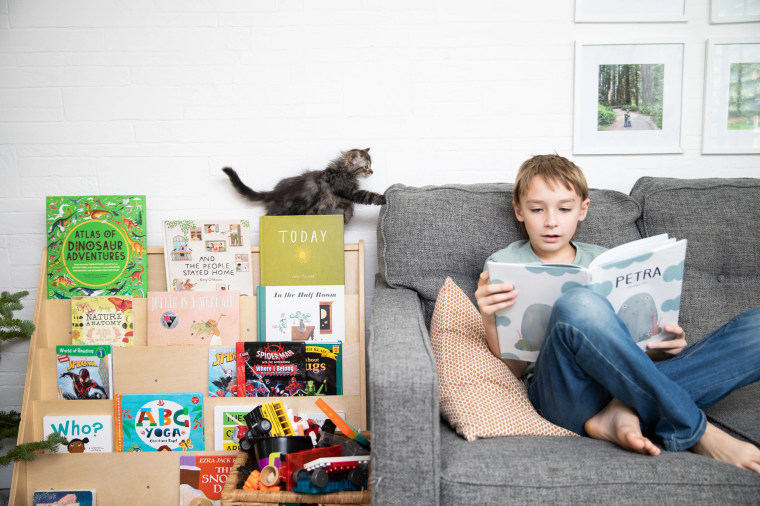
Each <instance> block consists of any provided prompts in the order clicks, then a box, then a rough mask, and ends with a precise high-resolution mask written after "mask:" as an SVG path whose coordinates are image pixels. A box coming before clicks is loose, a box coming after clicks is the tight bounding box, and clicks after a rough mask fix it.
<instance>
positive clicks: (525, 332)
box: [487, 234, 686, 362]
mask: <svg viewBox="0 0 760 506" xmlns="http://www.w3.org/2000/svg"><path fill="white" fill-rule="evenodd" d="M685 259H686V240H685V239H682V240H680V241H677V240H676V239H674V238H671V237H668V235H667V234H661V235H657V236H653V237H648V238H645V239H639V240H637V241H632V242H629V243H626V244H623V245H620V246H617V247H615V248H612V249H610V250H607V251H605V252H604V253H602V254H601V255H599V256H598V257H596V258H595V259H594V261H593V262H591V264H590V265H589V267H587V268H586V267H581V266H578V265H572V264H541V263H529V264H510V263H501V262H489V263H488V266H487V267H488V271H489V273H490V279H491V283H512V284H514V285H515V288H516V289H517V290H519V295H518V296H517V299H516V302H515V304H514V305H513V306H510V307H508V308H506V309H503V310H501V311H498V312H497V313H496V328H497V332H498V336H499V347H500V349H501V357H502V358H511V359H519V360H526V361H529V362H534V361H535V360H536V358H537V357H538V353H539V349H540V348H541V343H542V342H543V340H544V334H545V333H546V327H547V325H548V323H549V316H550V314H551V311H552V306H553V305H554V302H555V301H556V300H557V299H558V298H559V297H560V296H561V295H562V294H563V293H565V292H566V291H568V290H570V289H572V288H576V287H579V286H585V287H587V288H589V289H591V290H593V291H594V292H596V293H598V294H600V295H603V296H604V297H606V298H607V300H608V301H609V302H610V304H611V305H612V307H613V309H614V310H615V312H616V313H617V315H618V316H619V317H620V319H621V320H622V321H623V323H625V325H626V326H627V327H628V330H629V331H630V333H631V337H632V338H633V340H634V341H635V342H636V344H638V346H639V347H640V348H641V349H646V345H647V343H649V342H651V341H663V340H667V339H670V338H672V337H673V336H672V335H671V334H670V333H668V332H665V330H664V326H665V325H676V324H678V313H679V310H680V306H681V286H682V284H683V271H684V261H685Z"/></svg>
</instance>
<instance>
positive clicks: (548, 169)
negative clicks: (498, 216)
mask: <svg viewBox="0 0 760 506" xmlns="http://www.w3.org/2000/svg"><path fill="white" fill-rule="evenodd" d="M536 177H541V178H543V180H544V181H546V184H548V185H550V186H553V185H555V184H561V185H562V186H564V187H565V188H567V189H568V190H573V191H575V193H576V194H577V195H578V196H579V197H580V198H581V202H583V201H584V200H586V199H587V198H588V183H587V182H586V177H585V176H584V175H583V171H581V169H580V167H578V166H577V165H575V164H574V163H573V162H571V161H570V160H568V159H567V158H565V157H564V156H559V155H537V156H534V157H533V158H529V159H528V160H525V161H524V162H523V164H522V165H520V169H519V170H518V171H517V177H515V184H514V187H513V188H512V202H514V205H516V206H519V205H520V199H521V198H522V197H524V196H525V194H526V193H527V192H528V188H529V187H530V182H531V181H533V179H534V178H536ZM519 225H520V232H521V233H522V235H523V237H528V231H527V229H526V228H525V224H524V223H523V222H519Z"/></svg>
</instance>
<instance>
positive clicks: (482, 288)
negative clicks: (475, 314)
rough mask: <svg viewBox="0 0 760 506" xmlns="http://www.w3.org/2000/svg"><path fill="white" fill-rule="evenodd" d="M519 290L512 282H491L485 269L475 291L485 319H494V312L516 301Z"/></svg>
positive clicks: (479, 307) (476, 299)
mask: <svg viewBox="0 0 760 506" xmlns="http://www.w3.org/2000/svg"><path fill="white" fill-rule="evenodd" d="M516 297H517V290H515V289H514V285H512V284H511V283H503V284H491V283H489V274H488V271H483V272H482V273H481V274H480V278H478V289H477V290H476V291H475V302H477V303H478V309H480V314H481V315H482V316H483V318H484V319H486V318H488V319H492V318H493V317H494V316H493V315H494V313H496V311H499V310H500V309H504V308H505V307H509V306H511V305H513V304H514V303H515V298H516Z"/></svg>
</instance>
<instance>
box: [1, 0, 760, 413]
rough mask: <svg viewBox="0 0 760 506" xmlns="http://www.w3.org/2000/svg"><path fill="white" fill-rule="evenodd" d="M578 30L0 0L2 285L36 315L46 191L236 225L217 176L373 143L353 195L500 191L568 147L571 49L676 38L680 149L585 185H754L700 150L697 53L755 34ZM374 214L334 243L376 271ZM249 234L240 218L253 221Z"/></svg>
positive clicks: (433, 12)
mask: <svg viewBox="0 0 760 506" xmlns="http://www.w3.org/2000/svg"><path fill="white" fill-rule="evenodd" d="M687 6H688V18H689V21H688V23H665V24H658V23H649V24H647V23H644V24H575V23H573V2H567V1H565V0H535V1H532V2H500V1H494V0H473V1H470V2H461V1H451V0H448V1H434V0H395V1H388V0H383V1H378V0H358V1H356V0H351V1H349V0H327V1H306V0H258V1H255V2H252V1H248V0H226V1H210V0H171V1H167V0H161V1H160V2H155V1H153V0H112V1H109V2H102V1H98V0H68V1H66V2H61V1H59V0H0V183H1V184H0V289H2V290H10V291H17V290H22V289H25V290H29V291H30V292H31V293H30V296H29V298H28V299H27V300H26V302H27V308H26V309H25V310H24V311H23V313H22V315H21V316H23V317H25V318H29V319H31V318H32V316H33V313H32V311H33V310H32V306H33V297H34V294H35V293H36V289H37V287H36V282H37V273H38V269H39V258H40V249H41V248H42V247H43V244H44V228H45V225H44V215H43V210H44V197H45V196H46V195H50V194H83V193H98V192H100V193H119V192H122V193H144V194H146V195H147V197H148V206H149V207H148V208H149V213H150V214H149V223H150V226H151V227H152V230H149V236H148V238H149V244H150V245H155V246H157V245H160V237H159V235H158V223H159V222H160V220H161V219H164V218H168V217H177V216H189V215H196V216H199V215H204V214H205V215H211V214H216V215H222V214H245V215H247V216H249V217H250V218H251V219H252V220H255V218H256V217H258V216H259V215H260V214H261V212H262V211H261V207H260V206H251V205H249V204H248V203H246V202H245V201H244V200H243V199H241V198H239V197H238V196H237V195H236V194H235V193H234V192H233V190H232V189H231V187H230V185H229V183H228V181H227V179H226V177H225V176H224V175H223V174H222V173H221V171H220V168H221V167H223V166H225V165H231V166H233V167H235V168H237V169H238V171H239V172H240V173H241V175H242V177H243V179H244V180H245V181H246V182H248V183H249V184H250V185H252V186H254V187H256V188H262V189H265V188H269V187H271V186H272V185H273V184H274V183H275V182H276V181H277V180H279V179H280V178H282V177H284V176H290V175H295V174H297V173H299V172H301V171H302V170H304V169H317V168H322V167H323V166H324V165H325V164H326V162H327V161H328V160H329V159H331V158H332V157H334V156H335V155H336V154H337V153H338V152H339V151H340V150H344V149H348V148H353V147H362V148H363V147H366V146H371V147H372V155H373V158H374V167H375V169H376V173H375V175H374V176H372V178H371V179H369V180H367V181H365V182H364V187H365V188H368V189H371V190H375V191H380V192H382V191H383V190H384V189H385V188H387V187H388V186H389V185H391V184H393V183H396V182H401V183H405V184H410V185H424V184H437V183H452V182H476V181H509V180H511V179H512V178H513V176H514V173H515V171H516V168H517V166H518V165H519V164H520V162H522V161H523V160H524V159H526V158H527V157H529V156H531V155H533V154H538V153H545V152H552V151H557V152H558V153H560V154H563V155H568V156H570V155H571V153H572V149H571V148H572V123H573V116H572V114H573V57H574V56H573V55H574V42H575V40H576V39H582V40H586V41H602V42H603V41H608V40H615V41H620V39H621V37H623V38H625V37H628V38H629V39H630V40H632V41H642V42H643V41H647V40H650V41H651V40H655V41H660V40H661V39H663V38H667V39H669V40H670V39H675V40H681V41H683V42H685V43H686V57H685V79H684V83H685V85H684V90H683V104H684V114H683V128H684V142H683V144H684V145H683V147H684V150H685V152H684V153H683V154H680V155H665V156H655V155H640V156H582V157H575V160H576V161H577V162H579V164H580V165H581V166H582V167H584V169H585V170H586V173H587V176H588V178H589V180H590V182H591V184H592V185H593V186H597V187H607V188H613V189H618V190H621V191H625V192H627V191H628V190H629V189H630V187H631V185H632V184H633V182H634V181H635V180H636V179H637V178H638V177H640V176H643V175H670V176H674V177H706V176H714V175H719V176H726V177H729V176H755V177H758V176H760V157H758V156H703V155H701V154H700V143H701V131H702V125H701V118H702V99H703V96H702V95H703V86H704V84H703V72H704V60H705V41H706V39H707V38H710V37H737V36H756V35H757V34H758V27H759V24H758V23H749V24H733V25H710V24H709V22H708V17H709V1H708V0H689V1H688V2H687ZM376 217H377V208H369V207H366V208H362V209H360V210H359V211H358V213H357V216H356V217H355V218H354V220H353V221H352V222H351V224H350V225H349V226H348V227H347V229H346V240H347V241H349V242H355V241H358V240H360V239H363V240H364V241H365V242H366V246H367V265H366V272H367V280H366V281H367V304H368V305H369V302H370V299H371V296H372V284H373V278H374V273H375V271H376V257H375V251H374V249H375V247H376V238H375V224H376ZM254 223H255V221H254ZM26 346H27V345H26V344H25V343H16V344H11V345H6V346H3V347H1V348H0V409H19V408H20V403H21V390H22V385H23V379H24V378H23V376H24V371H23V370H22V369H19V367H18V364H25V363H26V358H25V353H26Z"/></svg>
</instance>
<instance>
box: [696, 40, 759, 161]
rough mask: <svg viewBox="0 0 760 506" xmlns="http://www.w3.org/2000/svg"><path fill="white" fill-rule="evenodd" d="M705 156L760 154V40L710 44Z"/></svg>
mask: <svg viewBox="0 0 760 506" xmlns="http://www.w3.org/2000/svg"><path fill="white" fill-rule="evenodd" d="M702 153H705V154H709V153H760V37H758V38H749V39H710V40H708V41H707V62H706V64H705V106H704V120H703V123H702Z"/></svg>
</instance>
